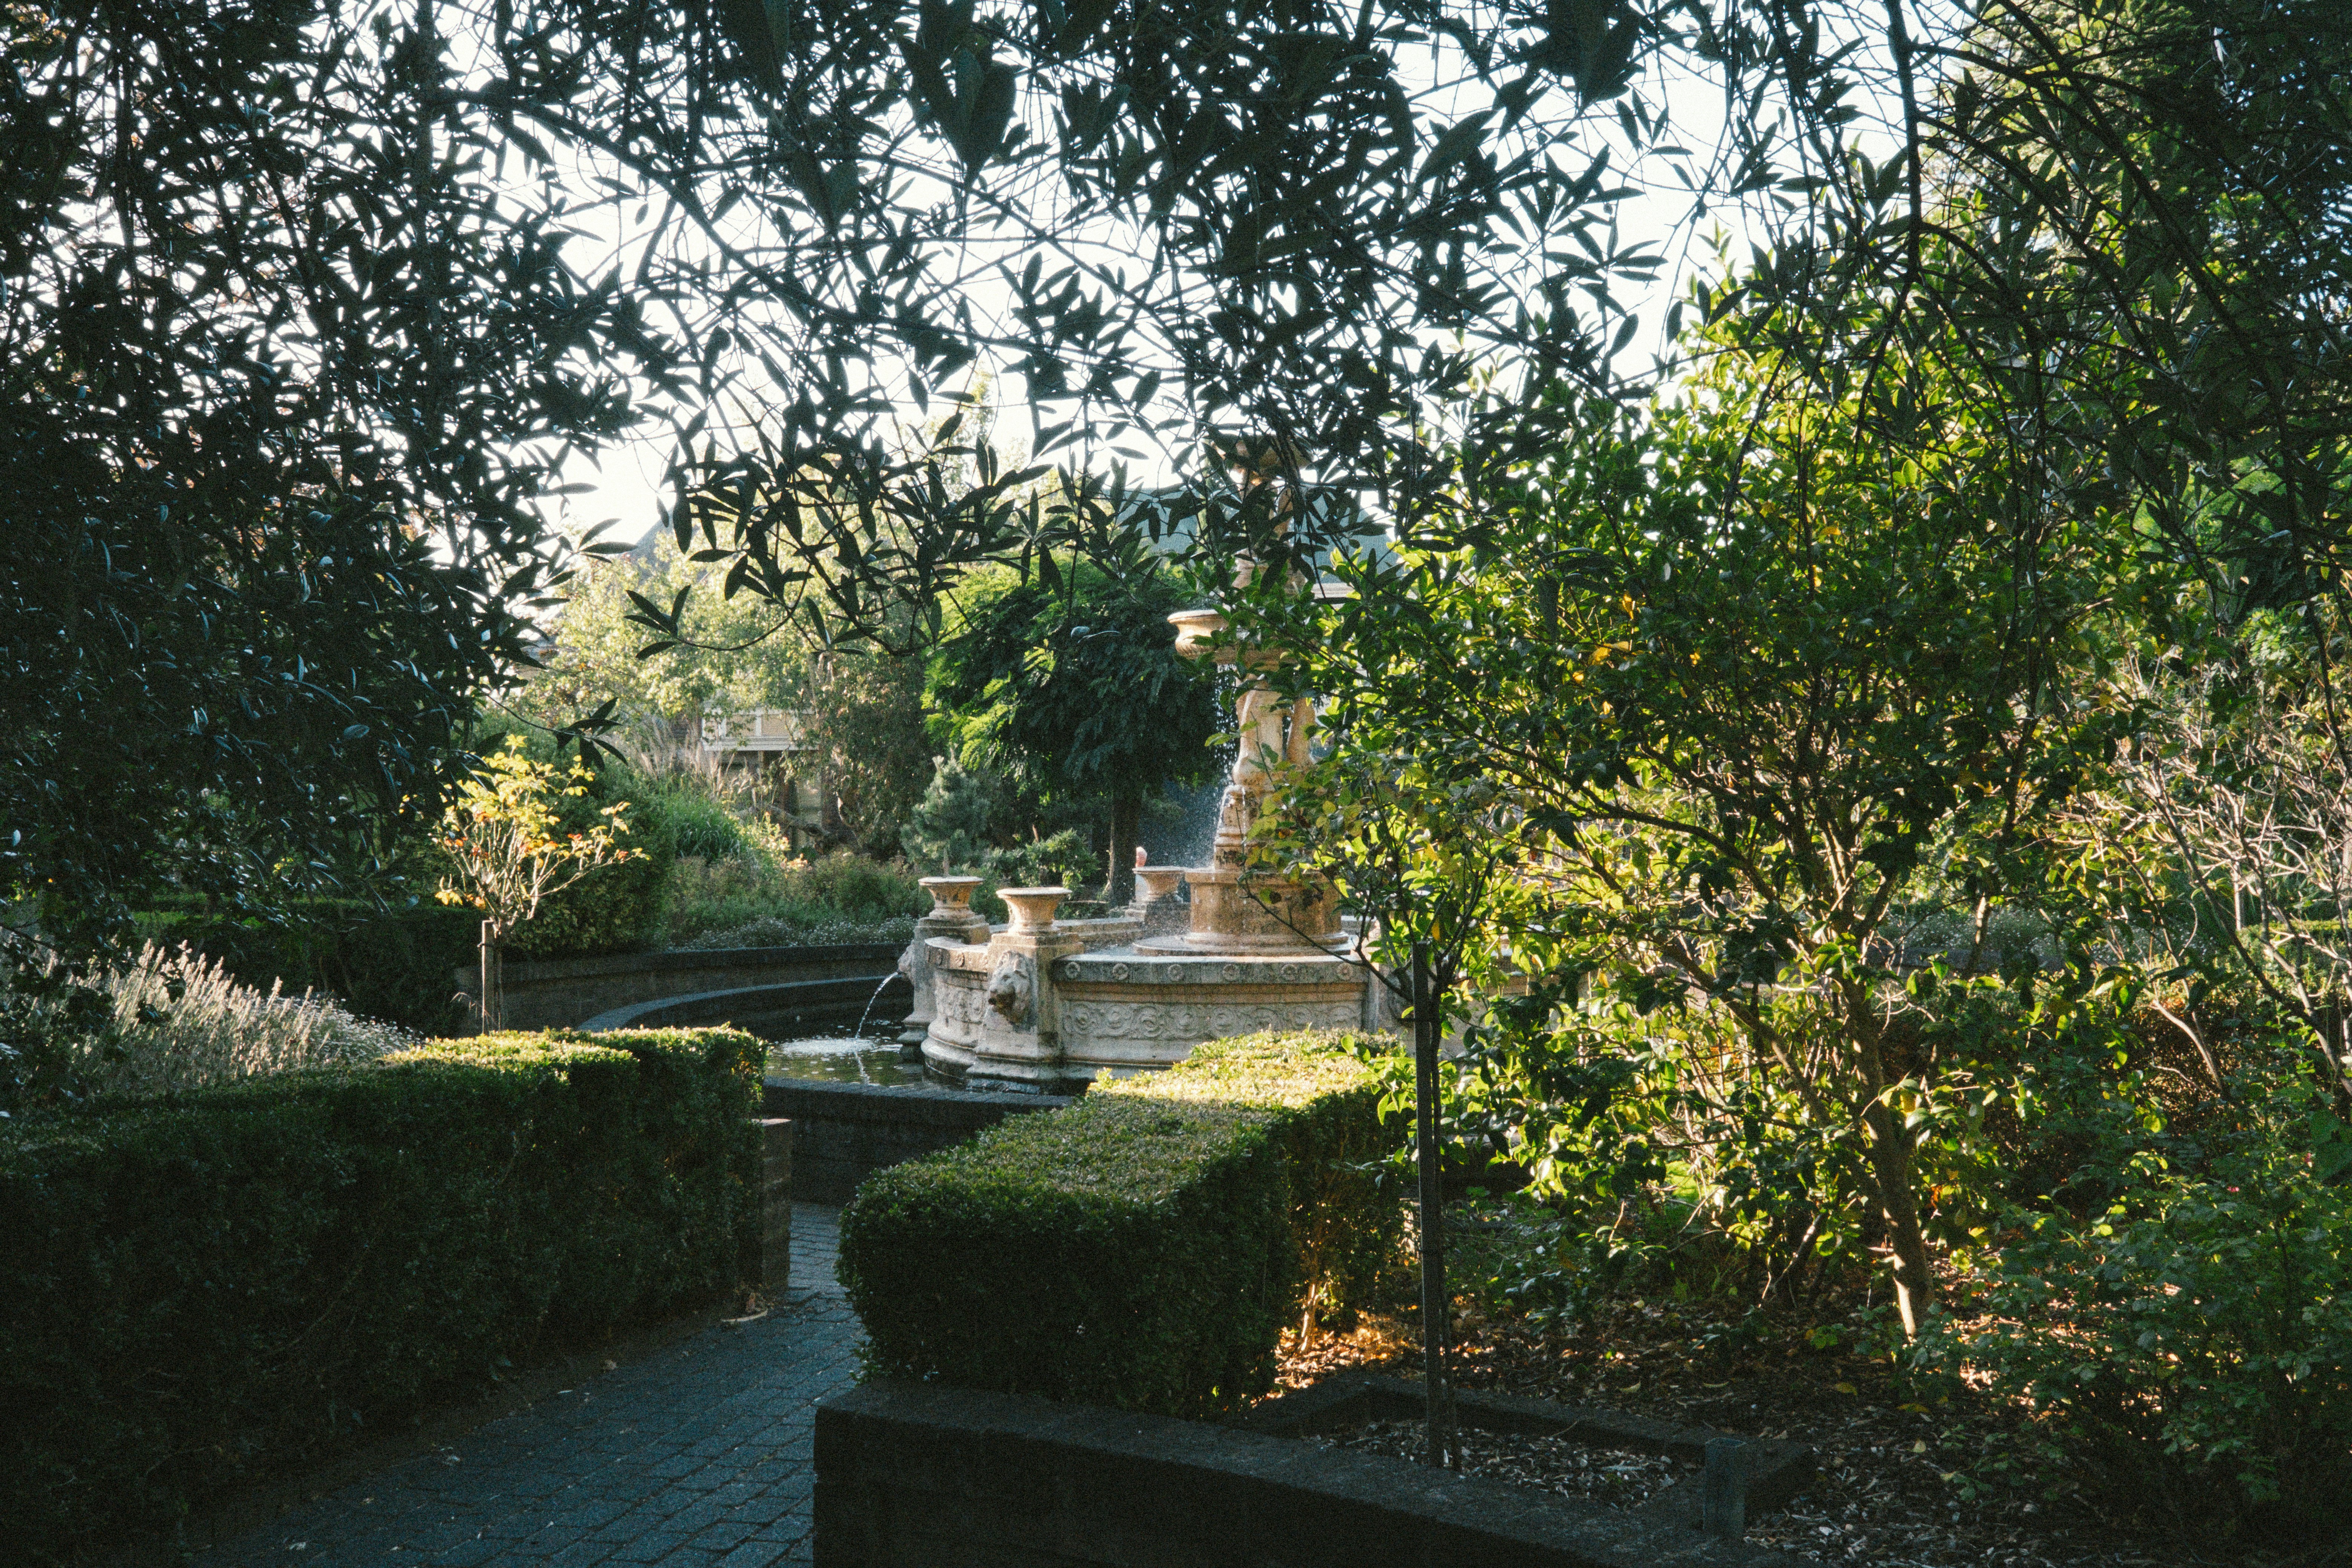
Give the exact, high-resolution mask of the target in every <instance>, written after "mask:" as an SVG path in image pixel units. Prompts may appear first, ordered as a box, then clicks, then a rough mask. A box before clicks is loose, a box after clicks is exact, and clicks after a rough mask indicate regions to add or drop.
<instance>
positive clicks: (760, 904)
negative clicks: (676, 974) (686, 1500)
mask: <svg viewBox="0 0 2352 1568" xmlns="http://www.w3.org/2000/svg"><path fill="white" fill-rule="evenodd" d="M930 907H931V901H930V899H929V896H928V895H926V894H925V893H924V892H923V890H922V888H921V887H920V886H919V884H918V882H917V881H916V879H915V878H914V877H913V875H912V874H910V873H909V872H908V871H907V870H906V869H905V868H901V867H895V866H885V865H881V864H878V863H877V862H875V861H872V860H864V859H860V858H857V857H856V856H854V855H847V854H841V855H831V856H827V857H825V858H824V859H821V860H817V861H814V862H810V861H805V860H799V859H788V860H785V861H782V862H780V863H772V862H770V861H768V860H767V858H765V856H764V854H754V853H746V854H743V855H737V856H730V857H729V858H724V859H719V860H706V859H702V858H698V857H694V856H680V857H679V858H678V860H677V865H676V867H675V868H672V870H671V872H670V879H669V914H668V932H669V936H668V942H669V945H670V946H672V947H771V946H798V945H807V944H813V943H817V942H845V941H865V940H868V938H867V937H866V936H863V935H858V934H851V935H840V934H826V933H840V932H851V933H859V932H866V931H899V932H903V933H904V934H902V935H900V936H899V937H898V941H899V942H901V943H903V942H907V941H908V939H909V938H910V937H911V936H912V935H913V932H914V919H915V917H916V916H917V915H919V914H923V913H926V912H928V911H929V909H930ZM755 928H757V930H755ZM759 931H764V932H765V934H764V935H761V934H759Z"/></svg>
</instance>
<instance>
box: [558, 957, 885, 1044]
mask: <svg viewBox="0 0 2352 1568" xmlns="http://www.w3.org/2000/svg"><path fill="white" fill-rule="evenodd" d="M877 988H878V990H877ZM912 1000H913V990H912V988H911V987H910V986H909V985H908V984H907V977H906V976H905V975H903V974H899V973H896V972H891V973H881V974H853V975H837V976H833V977H830V978H827V979H823V980H788V981H784V982H782V983H781V984H773V985H737V986H730V987H728V988H726V989H724V990H719V991H693V992H688V994H685V995H683V996H657V997H655V998H653V999H652V1000H650V1001H646V1002H632V1003H629V1004H627V1005H625V1006H620V1007H612V1008H608V1009H606V1010H605V1011H604V1012H602V1013H599V1014H597V1015H596V1016H594V1017H593V1018H590V1019H589V1020H588V1021H587V1022H585V1023H583V1024H581V1025H580V1026H579V1027H580V1028H582V1029H584V1030H586V1031H588V1032H589V1033H591V1034H596V1033H601V1032H603V1031H604V1030H606V1029H668V1028H691V1027H698V1026H709V1025H714V1024H732V1025H734V1026H736V1027H737V1028H740V1029H748V1030H750V1031H751V1033H752V1034H755V1035H760V1036H762V1037H774V1036H777V1035H782V1034H786V1033H789V1032H791V1031H792V1030H793V1029H796V1028H800V1027H802V1026H805V1025H808V1024H812V1023H822V1022H824V1021H826V1020H828V1019H835V1018H838V1019H841V1020H843V1025H844V1027H847V1026H848V1024H849V1020H850V1019H851V1017H852V1016H854V1015H856V1014H857V1013H859V1012H861V1011H863V1010H864V1009H865V1008H866V1005H867V1004H868V1003H869V1002H870V1003H871V1004H872V1005H873V1018H874V1019H877V1020H880V1021H884V1022H888V1023H896V1022H898V1019H899V1018H901V1017H903V1016H905V1014H906V1010H907V1007H908V1004H909V1003H910V1002H911V1001H912Z"/></svg>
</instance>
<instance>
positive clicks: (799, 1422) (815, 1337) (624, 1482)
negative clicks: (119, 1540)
mask: <svg viewBox="0 0 2352 1568" xmlns="http://www.w3.org/2000/svg"><path fill="white" fill-rule="evenodd" d="M836 1219H837V1215H836V1213H835V1211H834V1210H832V1209H826V1208H820V1207H817V1206H815V1205H806V1204H795V1205H793V1279H792V1283H793V1290H792V1292H791V1295H790V1297H789V1299H788V1300H785V1301H784V1302H782V1303H780V1304H778V1306H777V1307H776V1308H775V1309H774V1310H772V1311H770V1312H768V1313H766V1314H765V1315H763V1316H761V1317H757V1318H753V1319H748V1320H740V1321H733V1322H721V1323H718V1324H715V1325H713V1326H711V1327H709V1328H708V1329H705V1330H704V1331H702V1332H700V1333H698V1334H696V1335H694V1336H693V1337H691V1338H689V1339H687V1340H685V1341H682V1342H677V1343H676V1344H672V1345H669V1346H666V1347H664V1348H662V1349H661V1350H659V1351H657V1352H655V1353H654V1354H652V1355H649V1356H647V1357H646V1359H644V1360H642V1361H638V1362H635V1363H631V1364H629V1365H626V1366H612V1367H611V1369H610V1370H608V1371H606V1372H604V1373H602V1374H601V1375H598V1376H595V1377H593V1378H591V1379H589V1380H586V1381H584V1382H583V1383H582V1384H580V1385H579V1386H577V1387H574V1388H568V1389H564V1390H562V1391H561V1392H560V1393H558V1394H554V1395H553V1396H551V1397H550V1398H547V1399H545V1400H542V1401H541V1402H540V1403H538V1404H536V1405H532V1406H530V1408H529V1409H527V1410H524V1411H522V1412H521V1413H520V1414H517V1415H509V1416H507V1417H505V1418H503V1419H499V1420H495V1421H490V1422H488V1423H486V1424H484V1425H483V1426H478V1427H477V1428H475V1429H474V1430H473V1431H472V1432H469V1433H467V1434H465V1435H464V1436H461V1437H458V1438H456V1439H454V1440H452V1441H451V1442H449V1443H448V1444H446V1446H445V1447H441V1448H439V1449H437V1450H436V1451H435V1452H431V1453H427V1454H423V1455H420V1456H417V1457H416V1458H412V1459H410V1460H408V1461H407V1462H406V1463H404V1464H401V1465H398V1466H395V1467H394V1468H390V1469H386V1470H383V1471H382V1472H380V1473H378V1474H375V1475H373V1476H370V1477H368V1478H367V1479H364V1480H362V1481H360V1482H357V1483H356V1484H354V1485H352V1486H348V1487H345V1488H343V1489H341V1490H340V1491H336V1492H332V1493H330V1494H329V1495H328V1496H326V1497H324V1498H321V1499H320V1500H316V1501H313V1502H310V1503H307V1504H305V1505H304V1506H302V1507H300V1508H298V1509H296V1510H293V1511H291V1512H289V1513H287V1514H285V1515H283V1516H282V1517H280V1518H279V1519H278V1520H277V1521H274V1522H273V1523H271V1524H269V1525H267V1526H265V1527H262V1528H260V1529H257V1530H253V1531H248V1532H247V1533H246V1534H244V1535H242V1536H240V1537H238V1538H237V1539H236V1540H234V1541H231V1542H227V1543H226V1544H224V1545H221V1546H218V1547H215V1548H214V1549H213V1550H211V1551H209V1552H204V1553H202V1554H200V1555H199V1556H198V1557H197V1558H196V1563H198V1564H199V1565H200V1568H257V1565H259V1564H262V1563H268V1564H271V1565H273V1568H288V1565H289V1564H293V1563H308V1564H338V1565H341V1564H356V1563H372V1564H382V1563H431V1564H435V1565H436V1568H458V1565H460V1564H467V1563H547V1564H562V1565H564V1568H572V1565H574V1564H578V1565H582V1568H585V1565H588V1564H593V1563H607V1562H609V1563H631V1564H635V1563H662V1564H665V1565H666V1568H685V1565H688V1564H692V1565H695V1568H701V1565H703V1564H722V1563H723V1564H725V1565H726V1568H766V1565H767V1564H770V1563H804V1562H807V1561H809V1555H810V1542H809V1531H810V1527H811V1518H810V1512H811V1510H810V1499H811V1496H812V1492H813V1489H814V1482H815V1472H814V1464H813V1442H812V1439H813V1434H814V1421H815V1417H814V1408H813V1407H814V1405H815V1404H816V1402H817V1400H819V1399H820V1398H822V1397H824V1395H825V1394H831V1393H833V1392H835V1391H836V1390H838V1389H841V1388H845V1387H846V1386H848V1384H849V1383H850V1381H851V1380H852V1378H853V1377H854V1375H855V1373H856V1359H855V1356H854V1353H853V1352H854V1347H855V1346H856V1342H857V1339H858V1336H859V1330H858V1326H857V1321H856V1317H855V1316H854V1315H853V1314H852V1313H851V1311H850V1310H849V1304H848V1302H847V1301H846V1300H844V1299H843V1298H842V1296H841V1293H840V1287H839V1286H838V1285H836V1284H835V1282H834V1279H833V1263H834V1249H835V1237H836V1230H835V1222H836ZM607 1364H608V1366H610V1363H607Z"/></svg>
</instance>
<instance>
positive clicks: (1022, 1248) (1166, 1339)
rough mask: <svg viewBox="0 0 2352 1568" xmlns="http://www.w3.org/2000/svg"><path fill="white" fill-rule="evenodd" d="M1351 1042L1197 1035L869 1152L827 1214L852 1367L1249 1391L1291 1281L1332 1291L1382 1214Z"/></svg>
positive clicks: (1058, 1385)
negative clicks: (928, 1146)
mask: <svg viewBox="0 0 2352 1568" xmlns="http://www.w3.org/2000/svg"><path fill="white" fill-rule="evenodd" d="M1348 1043H1349V1042H1348V1041H1347V1040H1346V1037H1329V1036H1324V1037H1292V1038H1287V1039H1285V1038H1281V1037H1257V1038H1254V1039H1251V1040H1245V1041H1236V1042H1232V1043H1230V1044H1229V1045H1227V1046H1226V1047H1224V1048H1223V1049H1222V1050H1220V1049H1217V1048H1213V1047H1202V1051H1200V1052H1197V1053H1195V1058H1196V1059H1197V1060H1198V1061H1199V1062H1200V1066H1199V1067H1198V1068H1192V1067H1191V1065H1190V1064H1186V1065H1185V1066H1181V1067H1179V1068H1174V1069H1171V1071H1169V1072H1167V1073H1165V1074H1160V1075H1156V1076H1152V1077H1149V1078H1141V1079H1133V1080H1129V1081H1128V1082H1125V1083H1121V1084H1118V1085H1115V1086H1105V1087H1106V1089H1108V1092H1097V1093H1094V1094H1090V1095H1088V1096H1087V1098H1086V1099H1085V1100H1081V1101H1080V1102H1079V1103H1078V1104H1076V1105H1075V1106H1072V1107H1070V1108H1068V1109H1067V1110H1059V1111H1052V1112H1047V1113H1045V1114H1041V1115H1032V1116H1021V1117H1016V1118H1013V1119H1011V1120H1009V1121H1006V1122H1004V1123H1003V1125H1001V1126H999V1127H997V1128H995V1129H993V1130H992V1131H988V1132H985V1133H983V1134H982V1135H981V1136H980V1137H979V1138H977V1139H975V1140H973V1141H972V1142H970V1143H968V1144H965V1145H963V1146H961V1148H958V1149H953V1150H950V1151H947V1152H943V1153H940V1154H936V1155H932V1156H929V1158H926V1159H922V1160H918V1161H914V1162H910V1163H907V1164H903V1165H898V1166H894V1167H891V1168H889V1169H887V1170H884V1171H880V1172H877V1173H875V1174H874V1175H873V1176H871V1177H869V1178H868V1179H867V1180H866V1184H864V1185H863V1186H861V1187H860V1188H859V1189H858V1191H857V1194H856V1197H855V1198H854V1199H853V1200H852V1201H851V1203H850V1205H849V1206H848V1207H847V1208H846V1209H845V1211H844V1212H843V1215H842V1222H841V1278H842V1282H843V1284H844V1285H845V1287H846V1288H847V1289H848V1291H849V1294H850V1300H852V1302H853V1303H855V1304H856V1308H857V1311H858V1315H859V1317H860V1319H861V1320H862V1321H864V1322H865V1324H866V1332H867V1334H868V1335H869V1336H870V1345H869V1348H868V1350H867V1352H866V1364H867V1366H868V1369H869V1370H870V1371H872V1372H875V1373H879V1374H882V1375H885V1376H894V1377H914V1378H939V1379H941V1380H943V1381H946V1382H950V1383H954V1384H962V1385H965V1386H968V1387H976V1388H991V1389H1002V1390H1006V1391H1010V1392H1016V1393H1029V1394H1045V1395H1046V1396H1048V1397H1053V1398H1061V1399H1075V1400H1083V1401H1087V1402H1090V1403H1095V1404H1103V1405H1116V1406H1119V1407H1122V1408H1127V1409H1140V1410H1153V1411H1159V1412H1161V1413H1163V1414H1168V1415H1201V1414H1204V1413H1207V1412H1212V1411H1214V1410H1217V1409H1221V1408H1223V1407H1226V1406H1229V1405H1233V1404H1234V1403H1235V1402H1237V1401H1239V1400H1242V1399H1245V1398H1248V1397H1251V1396H1252V1395H1255V1394H1261V1393H1263V1392H1265V1390H1266V1389H1267V1388H1268V1387H1270V1386H1271V1385H1272V1380H1273V1373H1274V1361H1275V1351H1276V1344H1277V1342H1278V1341H1279V1338H1280V1335H1281V1331H1282V1328H1283V1325H1284V1323H1285V1322H1286V1321H1287V1320H1289V1319H1290V1318H1291V1317H1292V1315H1293V1314H1294V1312H1295V1311H1296V1310H1297V1307H1298V1303H1299V1301H1300V1300H1301V1297H1302V1294H1303V1293H1304V1290H1303V1288H1304V1286H1305V1284H1306V1283H1307V1282H1308V1281H1310V1280H1311V1281H1315V1282H1317V1284H1318V1296H1319V1294H1320V1293H1322V1292H1328V1296H1329V1298H1330V1299H1332V1300H1335V1301H1338V1300H1349V1299H1350V1298H1349V1291H1350V1290H1351V1289H1353V1288H1354V1287H1356V1286H1357V1285H1358V1284H1360V1282H1362V1281H1364V1280H1365V1279H1368V1278H1369V1273H1368V1267H1369V1266H1370V1265H1372V1264H1375V1263H1376V1261H1377V1255H1378V1254H1379V1252H1380V1250H1381V1247H1383V1246H1387V1247H1393V1244H1394V1239H1395V1237H1396V1234H1397V1225H1398V1221H1397V1219H1396V1216H1394V1215H1385V1214H1384V1213H1383V1211H1384V1209H1385V1208H1386V1207H1387V1206H1389V1205H1384V1204H1383V1203H1382V1202H1381V1198H1380V1195H1379V1185H1378V1181H1377V1178H1376V1177H1375V1176H1374V1175H1373V1174H1372V1173H1371V1172H1370V1169H1368V1168H1367V1167H1370V1165H1372V1164H1373V1163H1374V1162H1376V1161H1377V1159H1378V1156H1379V1152H1380V1137H1381V1134H1380V1128H1379V1122H1378V1090H1377V1087H1376V1085H1375V1084H1374V1082H1373V1079H1372V1075H1371V1074H1370V1071H1369V1070H1368V1069H1367V1068H1365V1067H1364V1066H1363V1065H1362V1064H1361V1063H1360V1062H1359V1061H1358V1060H1357V1059H1356V1058H1353V1057H1352V1056H1349V1054H1347V1052H1346V1051H1345V1049H1344V1048H1343V1047H1345V1046H1346V1045H1347V1044H1348ZM1359 1155H1361V1156H1362V1158H1361V1159H1360V1160H1359V1159H1358V1158H1356V1157H1357V1156H1359ZM1356 1227H1360V1228H1361V1229H1362V1231H1363V1232H1364V1233H1365V1234H1364V1235H1363V1236H1362V1237H1354V1236H1351V1235H1349V1231H1350V1230H1351V1229H1353V1228H1356Z"/></svg>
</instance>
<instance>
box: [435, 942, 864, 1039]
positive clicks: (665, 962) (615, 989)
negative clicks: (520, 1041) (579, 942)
mask: <svg viewBox="0 0 2352 1568" xmlns="http://www.w3.org/2000/svg"><path fill="white" fill-rule="evenodd" d="M898 952H899V947H898V944H897V943H895V942H856V943H850V944H845V945H840V946H833V947H729V948H710V949H708V950H679V951H672V952H624V953H615V954H613V955H611V956H610V957H605V958H562V959H551V960H548V961H546V962H544V963H509V964H508V965H507V966H506V972H505V980H506V992H507V995H506V1006H507V1026H508V1027H509V1028H515V1029H553V1028H563V1027H568V1026H574V1025H578V1024H581V1023H583V1022H584V1021H586V1020H587V1019H590V1018H593V1017H594V1016H597V1015H598V1014H600V1013H607V1012H610V1011H612V1010H613V1009H614V1008H616V1007H625V1006H628V1005H632V1004H634V1003H638V1002H652V1001H656V1000H662V999H666V998H670V997H680V996H688V995H694V994H702V993H706V992H714V991H732V990H739V989H741V988H744V987H748V986H754V985H780V984H787V983H790V982H793V981H803V980H835V979H845V978H849V977H853V976H856V975H860V974H862V975H865V976H866V987H867V989H869V990H870V989H872V987H873V985H874V983H875V981H877V980H879V979H880V978H881V977H882V976H883V975H885V974H887V973H890V972H891V971H892V970H893V969H894V968H896V967H897V965H898ZM450 978H451V981H452V983H453V984H455V985H456V987H457V989H458V990H460V991H463V992H465V993H466V994H467V995H471V994H473V993H474V990H475V988H476V986H477V984H478V983H479V981H480V979H481V976H480V974H479V973H478V972H477V971H475V970H473V969H457V970H452V971H451V972H450Z"/></svg>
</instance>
